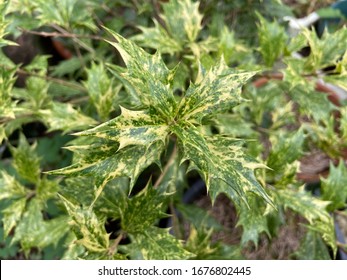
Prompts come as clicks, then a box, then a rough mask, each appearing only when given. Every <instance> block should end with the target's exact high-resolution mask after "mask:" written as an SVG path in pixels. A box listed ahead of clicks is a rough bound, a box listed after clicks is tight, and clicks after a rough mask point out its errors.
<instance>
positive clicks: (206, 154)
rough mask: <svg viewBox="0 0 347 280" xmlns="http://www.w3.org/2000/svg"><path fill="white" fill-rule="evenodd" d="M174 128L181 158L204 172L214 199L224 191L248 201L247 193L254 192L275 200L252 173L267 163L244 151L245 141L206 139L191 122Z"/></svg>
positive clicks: (202, 173)
mask: <svg viewBox="0 0 347 280" xmlns="http://www.w3.org/2000/svg"><path fill="white" fill-rule="evenodd" d="M183 127H184V128H183ZM172 130H173V132H174V133H175V134H176V135H177V137H178V139H179V143H180V148H181V154H182V161H184V160H190V161H191V162H192V163H193V164H194V166H192V168H195V169H197V170H198V171H199V172H200V173H201V176H202V178H203V179H204V180H205V182H206V186H207V189H208V191H209V194H210V196H211V198H212V201H214V200H215V199H216V197H217V196H218V194H219V193H221V192H225V193H226V194H227V195H228V196H229V197H230V198H233V197H240V198H241V199H243V200H244V201H245V202H246V199H245V193H246V192H253V193H256V194H258V195H260V196H261V197H263V198H264V199H265V200H266V201H267V202H269V203H270V204H271V203H272V202H271V199H270V198H269V196H268V195H267V194H266V192H265V190H264V189H263V187H262V186H261V185H260V184H259V183H258V181H257V180H256V178H255V176H254V173H253V172H254V169H255V168H263V167H264V165H262V164H260V163H257V162H256V161H254V160H253V159H251V158H250V157H248V156H246V155H245V154H244V153H243V150H242V147H241V145H242V141H239V140H234V139H230V138H224V137H211V138H207V139H206V138H204V137H203V136H202V135H201V134H200V133H199V132H198V130H197V129H196V128H195V127H194V126H192V125H191V124H189V123H186V124H185V126H184V125H183V124H181V125H180V126H178V125H175V126H173V127H172ZM223 183H225V184H224V187H223V188H221V185H223Z"/></svg>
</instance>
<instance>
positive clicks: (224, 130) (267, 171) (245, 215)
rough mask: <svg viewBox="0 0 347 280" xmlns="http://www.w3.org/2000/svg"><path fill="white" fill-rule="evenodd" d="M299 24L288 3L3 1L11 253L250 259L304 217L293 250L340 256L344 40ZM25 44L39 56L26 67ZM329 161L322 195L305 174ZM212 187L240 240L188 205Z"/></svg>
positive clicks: (0, 31)
mask: <svg viewBox="0 0 347 280" xmlns="http://www.w3.org/2000/svg"><path fill="white" fill-rule="evenodd" d="M245 2H247V6H246V4H245ZM249 7H252V8H253V9H250V8H249ZM291 13H292V12H291V10H290V8H289V7H287V6H285V5H283V4H282V3H281V1H275V0H263V1H258V0H251V1H218V0H202V1H201V2H194V1H192V0H170V1H144V0H138V1H124V0H116V1H108V0H87V1H81V0H61V1H56V0H31V1H26V0H13V1H4V0H2V1H1V2H0V47H1V49H0V143H1V147H0V152H1V157H2V162H1V175H0V201H1V206H0V210H1V214H0V218H1V221H2V228H1V231H0V238H2V241H0V242H1V244H0V246H1V247H0V256H1V257H2V258H16V257H17V258H18V257H25V258H31V259H32V258H45V259H52V258H56V259H233V258H243V256H242V248H244V247H246V246H248V245H249V244H250V243H253V244H256V245H257V244H258V242H259V239H260V237H261V236H263V235H264V234H265V235H267V237H268V238H269V239H271V238H273V237H274V236H276V234H277V233H278V229H279V227H280V226H281V225H282V224H285V223H286V221H285V212H286V211H287V209H291V210H292V211H293V212H296V213H297V214H298V215H300V216H302V217H303V218H304V219H305V220H306V221H307V224H306V225H301V226H305V227H306V228H307V233H306V237H305V238H304V239H303V240H302V242H301V246H300V249H299V250H298V252H296V254H295V255H294V256H293V257H295V258H300V259H330V258H335V256H336V251H337V248H338V246H340V247H343V246H344V245H343V244H339V243H338V242H337V241H336V237H335V230H334V216H335V215H347V211H346V200H347V182H346V180H347V169H346V166H345V164H344V161H343V155H346V148H347V147H346V146H347V107H346V105H344V104H343V103H341V104H339V105H340V106H336V104H335V105H334V104H332V103H331V102H330V101H329V99H328V95H326V94H322V93H320V92H318V91H317V84H319V83H323V82H329V83H331V84H335V85H338V86H340V87H341V88H343V89H345V90H347V53H346V44H345V42H346V40H347V30H346V28H344V27H342V28H340V29H338V30H337V31H335V32H329V30H326V31H325V33H324V34H323V36H322V37H321V38H319V37H318V36H317V34H316V32H315V31H314V30H311V29H305V30H303V32H302V33H301V34H299V35H298V36H297V37H293V38H291V37H289V35H287V33H286V29H285V22H283V21H282V17H283V16H284V15H291ZM28 36H31V38H33V44H34V48H35V51H36V53H35V54H36V55H35V57H33V58H32V59H30V61H28V62H24V61H23V63H22V64H15V63H14V62H13V61H12V60H11V59H10V58H9V56H10V55H9V54H10V53H11V51H13V50H16V48H17V49H20V48H21V46H17V45H16V43H15V42H21V41H22V40H21V38H28ZM44 38H45V42H48V41H49V42H50V44H51V46H52V48H53V46H60V48H61V47H62V46H63V48H64V51H65V54H66V53H67V55H66V56H67V57H68V59H62V58H63V56H64V55H62V54H61V56H62V57H61V59H59V60H58V61H56V60H53V59H52V51H51V52H48V53H47V50H44V49H42V48H40V46H42V41H43V39H44ZM47 38H48V39H47ZM40 43H41V44H40ZM308 47H309V49H310V52H309V54H308V55H306V56H301V55H299V54H300V52H301V51H302V49H304V48H308ZM67 57H66V58H67ZM20 77H22V78H23V77H24V79H25V85H24V86H23V87H20V85H19V79H20ZM276 77H277V78H276ZM278 77H280V79H278ZM260 84H261V86H260ZM62 148H64V149H62ZM317 151H320V152H321V153H324V154H326V155H327V156H329V158H330V161H331V163H330V173H329V175H328V176H327V177H326V178H324V179H322V183H321V187H320V194H319V195H318V196H317V195H313V194H312V193H311V192H309V191H307V190H306V189H305V182H304V181H303V180H301V179H300V176H298V173H299V172H300V160H301V159H302V158H303V156H306V155H309V154H310V153H312V152H317ZM199 178H201V179H202V180H204V181H205V183H206V186H207V190H208V195H209V196H210V197H211V201H212V203H214V202H215V201H216V198H217V197H218V196H219V195H220V194H222V193H224V194H225V195H226V196H227V197H228V198H229V199H230V200H231V201H232V203H233V204H234V205H235V207H236V211H237V215H238V224H237V225H238V226H239V227H240V228H242V236H241V238H240V242H239V244H237V245H230V244H224V243H223V242H220V241H217V242H216V241H215V240H214V239H213V234H214V232H218V231H219V230H220V229H221V228H222V226H221V225H220V224H219V223H218V222H217V221H216V220H214V219H213V218H212V217H211V215H210V214H209V213H208V212H206V211H205V210H203V209H196V207H194V206H192V205H187V204H184V203H183V202H182V195H183V194H184V192H185V191H186V189H187V188H189V186H190V185H191V183H192V182H193V181H194V180H197V179H199ZM175 209H180V214H178V213H177V212H176V210H175ZM168 217H170V218H171V221H172V229H171V228H170V229H169V228H165V227H163V226H162V221H163V220H165V219H167V218H168ZM187 224H188V225H189V226H187ZM187 228H188V232H185V233H183V232H182V231H183V230H185V231H187Z"/></svg>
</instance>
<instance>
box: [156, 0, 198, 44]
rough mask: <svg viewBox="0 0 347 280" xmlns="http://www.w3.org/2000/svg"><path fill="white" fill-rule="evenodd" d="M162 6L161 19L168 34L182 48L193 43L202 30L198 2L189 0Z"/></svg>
mask: <svg viewBox="0 0 347 280" xmlns="http://www.w3.org/2000/svg"><path fill="white" fill-rule="evenodd" d="M162 6H163V14H162V15H161V17H162V18H163V20H164V21H165V23H166V27H167V30H168V33H169V34H170V35H171V36H172V37H173V38H174V39H175V40H176V41H177V42H179V43H180V45H181V46H182V45H183V44H184V43H185V42H187V41H188V42H194V41H195V40H196V39H197V37H198V34H199V32H200V30H201V29H202V26H201V20H202V15H201V14H200V13H199V2H195V3H194V2H193V1H191V0H172V1H170V2H168V3H165V4H163V5H162Z"/></svg>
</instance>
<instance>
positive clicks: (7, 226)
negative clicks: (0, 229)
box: [2, 197, 27, 236]
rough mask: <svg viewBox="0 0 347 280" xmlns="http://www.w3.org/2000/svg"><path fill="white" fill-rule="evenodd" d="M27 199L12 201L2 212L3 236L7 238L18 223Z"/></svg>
mask: <svg viewBox="0 0 347 280" xmlns="http://www.w3.org/2000/svg"><path fill="white" fill-rule="evenodd" d="M26 203H27V199H26V197H23V198H20V199H17V200H14V201H12V202H11V204H10V205H9V206H8V207H6V209H4V211H3V212H2V214H3V219H2V222H3V224H4V235H5V236H8V235H9V234H10V232H11V230H12V229H13V228H14V227H15V226H16V225H17V224H18V222H19V221H20V219H21V217H22V215H23V213H24V211H25V207H26Z"/></svg>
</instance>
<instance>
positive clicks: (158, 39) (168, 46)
mask: <svg viewBox="0 0 347 280" xmlns="http://www.w3.org/2000/svg"><path fill="white" fill-rule="evenodd" d="M139 28H140V29H141V31H142V33H141V34H138V35H135V36H133V37H132V38H131V39H132V40H133V41H135V42H136V43H138V44H139V45H141V46H143V47H149V48H152V49H156V50H158V51H159V52H161V53H168V54H171V55H173V54H174V53H176V52H179V51H181V49H182V46H181V45H180V44H179V42H178V41H176V40H175V39H173V38H172V37H170V35H169V34H168V33H167V31H166V30H165V29H164V28H163V27H162V26H161V25H160V24H159V23H158V22H157V21H156V20H154V27H149V28H148V27H143V26H139Z"/></svg>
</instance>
